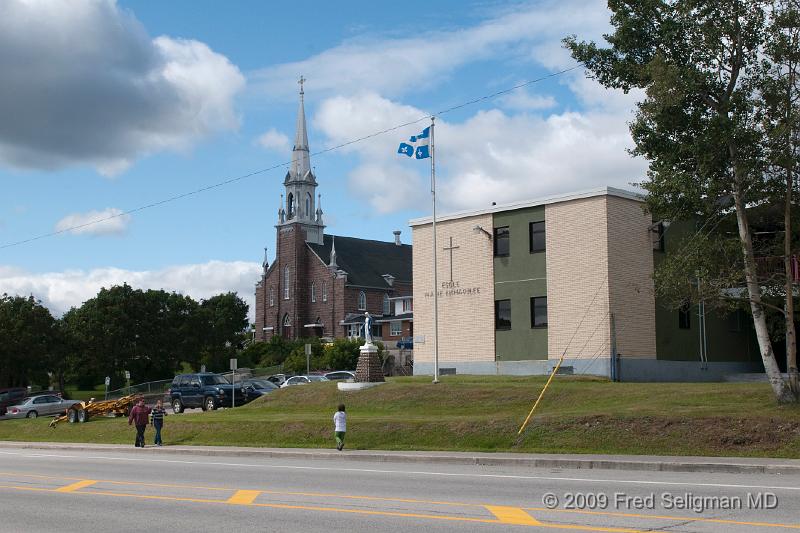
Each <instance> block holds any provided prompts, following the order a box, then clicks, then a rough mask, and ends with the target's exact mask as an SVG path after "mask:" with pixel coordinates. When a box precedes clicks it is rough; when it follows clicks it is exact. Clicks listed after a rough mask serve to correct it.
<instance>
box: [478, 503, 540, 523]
mask: <svg viewBox="0 0 800 533" xmlns="http://www.w3.org/2000/svg"><path fill="white" fill-rule="evenodd" d="M486 508H487V509H488V510H489V512H490V513H492V514H493V515H495V516H496V517H497V519H498V520H499V521H501V522H502V523H504V524H515V525H518V526H538V525H541V522H539V521H538V520H536V519H535V518H534V517H532V516H531V515H529V514H528V513H526V512H525V511H523V510H522V509H520V508H519V507H503V506H500V505H487V506H486Z"/></svg>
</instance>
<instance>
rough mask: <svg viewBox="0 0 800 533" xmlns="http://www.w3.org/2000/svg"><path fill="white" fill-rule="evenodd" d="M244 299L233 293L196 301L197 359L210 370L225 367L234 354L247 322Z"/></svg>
mask: <svg viewBox="0 0 800 533" xmlns="http://www.w3.org/2000/svg"><path fill="white" fill-rule="evenodd" d="M247 312H248V306H247V303H246V302H245V301H244V300H242V299H241V298H239V296H237V294H236V293H234V292H228V293H225V294H219V295H217V296H213V297H211V298H209V299H208V300H203V301H202V302H201V303H200V313H199V314H200V318H199V325H198V327H199V328H200V329H199V330H198V331H197V335H198V336H199V338H200V341H201V353H202V358H201V362H202V363H203V364H205V365H206V369H207V370H209V371H211V372H224V371H227V370H228V369H229V360H230V359H231V358H232V357H235V356H236V353H237V350H238V348H239V346H240V345H241V344H242V342H243V339H244V335H245V334H246V333H245V332H246V330H247V328H248V326H249V322H248V320H247Z"/></svg>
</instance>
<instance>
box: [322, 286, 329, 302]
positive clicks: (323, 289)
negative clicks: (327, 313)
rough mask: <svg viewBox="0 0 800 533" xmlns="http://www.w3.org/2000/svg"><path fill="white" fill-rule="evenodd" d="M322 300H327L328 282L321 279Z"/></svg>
mask: <svg viewBox="0 0 800 533" xmlns="http://www.w3.org/2000/svg"><path fill="white" fill-rule="evenodd" d="M322 301H323V302H327V301H328V282H327V281H323V282H322Z"/></svg>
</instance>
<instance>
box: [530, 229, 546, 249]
mask: <svg viewBox="0 0 800 533" xmlns="http://www.w3.org/2000/svg"><path fill="white" fill-rule="evenodd" d="M528 233H529V237H530V249H531V253H536V252H544V250H545V238H544V222H531V223H530V226H529V228H528Z"/></svg>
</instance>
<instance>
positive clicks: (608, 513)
mask: <svg viewBox="0 0 800 533" xmlns="http://www.w3.org/2000/svg"><path fill="white" fill-rule="evenodd" d="M522 509H523V510H525V511H542V512H545V513H569V514H585V515H591V516H619V517H622V518H647V519H653V520H677V521H679V522H683V521H692V522H711V523H714V524H728V525H732V526H758V527H777V528H782V529H800V524H781V523H778V522H746V521H741V520H726V519H723V518H703V517H700V516H669V515H656V514H641V513H615V512H613V511H584V510H580V509H547V508H545V507H522Z"/></svg>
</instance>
